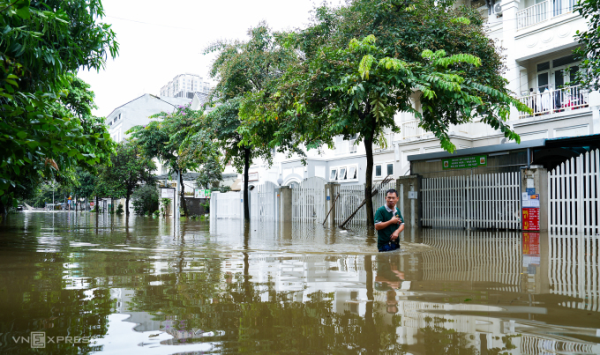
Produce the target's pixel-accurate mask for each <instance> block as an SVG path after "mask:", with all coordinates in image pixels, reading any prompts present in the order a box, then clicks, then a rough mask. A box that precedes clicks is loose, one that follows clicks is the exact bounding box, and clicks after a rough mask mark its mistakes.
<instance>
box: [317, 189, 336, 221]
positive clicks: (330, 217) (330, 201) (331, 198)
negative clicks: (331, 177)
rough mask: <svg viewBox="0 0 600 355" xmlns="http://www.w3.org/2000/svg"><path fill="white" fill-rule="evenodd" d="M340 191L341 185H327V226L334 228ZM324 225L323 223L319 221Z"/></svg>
mask: <svg viewBox="0 0 600 355" xmlns="http://www.w3.org/2000/svg"><path fill="white" fill-rule="evenodd" d="M339 190H340V184H338V183H335V182H330V183H328V184H325V215H326V216H327V220H326V221H325V225H326V226H328V227H333V225H334V224H335V206H336V204H337V203H338V202H340V201H339V199H338V201H336V200H335V197H336V196H337V194H338V192H339ZM327 213H329V214H327ZM319 222H320V223H323V221H319Z"/></svg>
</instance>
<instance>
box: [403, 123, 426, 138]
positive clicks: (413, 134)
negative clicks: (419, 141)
mask: <svg viewBox="0 0 600 355" xmlns="http://www.w3.org/2000/svg"><path fill="white" fill-rule="evenodd" d="M424 135H425V130H424V129H423V128H421V127H419V120H412V121H406V122H402V123H401V124H400V137H401V138H402V139H411V138H421V137H422V136H424Z"/></svg>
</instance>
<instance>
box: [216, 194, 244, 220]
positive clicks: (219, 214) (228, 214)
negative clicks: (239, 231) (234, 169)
mask: <svg viewBox="0 0 600 355" xmlns="http://www.w3.org/2000/svg"><path fill="white" fill-rule="evenodd" d="M242 196H243V195H242V193H241V192H240V191H233V192H227V193H219V192H213V193H212V194H211V199H210V211H211V212H210V215H211V218H243V217H244V209H243V205H242Z"/></svg>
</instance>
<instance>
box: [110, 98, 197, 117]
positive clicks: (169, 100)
mask: <svg viewBox="0 0 600 355" xmlns="http://www.w3.org/2000/svg"><path fill="white" fill-rule="evenodd" d="M146 95H148V96H150V97H153V98H155V99H157V100H160V101H164V102H166V103H168V104H169V105H171V106H173V107H175V106H177V105H185V104H189V103H190V102H191V101H192V100H190V99H187V98H180V97H159V96H156V95H152V94H143V95H142V96H138V97H136V98H135V99H133V100H130V101H127V102H126V103H124V104H123V105H121V106H117V107H116V108H114V109H113V110H112V111H110V113H109V114H108V115H106V117H108V116H110V115H112V114H113V112H115V111H116V110H118V109H120V108H121V107H123V106H127V105H129V104H130V103H132V102H134V101H137V100H139V99H141V98H142V97H144V96H146ZM177 100H178V101H177ZM181 100H183V101H181Z"/></svg>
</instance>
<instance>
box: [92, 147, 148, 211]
mask: <svg viewBox="0 0 600 355" xmlns="http://www.w3.org/2000/svg"><path fill="white" fill-rule="evenodd" d="M110 161H111V163H112V165H111V166H110V167H107V168H106V169H104V171H103V173H102V175H101V176H100V179H101V180H102V181H103V182H104V183H105V184H106V185H107V186H108V189H107V190H108V191H110V192H109V193H110V196H111V197H122V196H125V210H126V211H127V212H126V213H127V214H129V200H130V199H131V195H132V194H133V191H134V190H135V189H136V188H137V187H139V186H141V185H142V184H149V185H154V175H152V172H153V171H154V170H156V166H155V165H154V162H153V161H152V160H151V159H150V158H147V157H146V156H144V155H143V154H142V149H141V148H140V147H139V146H137V145H136V144H135V143H132V142H124V143H119V144H118V145H117V149H116V151H115V154H114V155H113V156H111V158H110Z"/></svg>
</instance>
